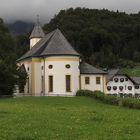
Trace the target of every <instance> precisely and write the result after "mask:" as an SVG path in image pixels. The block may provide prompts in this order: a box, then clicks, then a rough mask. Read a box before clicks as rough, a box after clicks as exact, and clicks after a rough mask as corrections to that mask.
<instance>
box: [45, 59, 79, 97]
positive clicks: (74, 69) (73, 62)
mask: <svg viewBox="0 0 140 140" xmlns="http://www.w3.org/2000/svg"><path fill="white" fill-rule="evenodd" d="M67 64H69V65H70V66H71V67H70V68H69V69H67V68H66V67H65V66H66V65H67ZM49 65H53V68H52V69H49V68H48V66H49ZM45 71H46V74H45V94H46V95H70V96H73V95H75V93H76V91H77V90H78V89H79V75H80V70H79V57H49V58H46V60H45ZM49 75H51V76H53V92H52V93H49V92H48V86H49V85H48V76H49ZM66 75H71V92H66V80H65V76H66Z"/></svg>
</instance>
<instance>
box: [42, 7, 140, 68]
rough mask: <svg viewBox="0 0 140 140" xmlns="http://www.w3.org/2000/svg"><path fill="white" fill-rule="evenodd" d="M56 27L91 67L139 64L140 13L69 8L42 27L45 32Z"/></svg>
mask: <svg viewBox="0 0 140 140" xmlns="http://www.w3.org/2000/svg"><path fill="white" fill-rule="evenodd" d="M56 28H59V29H60V30H61V31H62V32H63V33H64V34H65V36H66V38H67V39H68V40H69V41H70V43H71V44H72V46H73V47H74V48H75V49H76V50H77V51H78V52H79V53H80V54H81V55H82V57H83V58H84V59H85V60H86V61H88V62H89V63H91V64H93V65H96V66H99V67H104V68H113V67H133V66H134V65H135V64H136V63H139V62H140V13H138V14H130V15H129V14H126V13H122V12H119V11H116V12H114V11H109V10H106V9H103V10H96V9H86V8H76V9H73V8H70V9H67V10H61V11H60V12H59V14H58V15H55V16H54V18H53V19H51V21H50V22H49V23H48V24H46V25H45V26H44V30H45V31H46V33H47V32H50V31H52V30H54V29H56Z"/></svg>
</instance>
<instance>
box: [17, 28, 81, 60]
mask: <svg viewBox="0 0 140 140" xmlns="http://www.w3.org/2000/svg"><path fill="white" fill-rule="evenodd" d="M59 55H64V56H80V54H78V53H77V52H76V51H75V50H74V49H73V47H72V46H71V45H70V44H69V42H68V41H67V39H66V38H65V37H64V35H63V34H62V33H61V31H60V30H59V29H56V30H54V31H52V32H51V33H49V34H47V35H46V36H45V37H43V38H42V39H41V40H40V41H39V42H38V43H37V44H36V45H35V46H34V47H32V48H31V49H30V50H29V51H28V52H27V53H26V54H24V55H23V56H22V57H21V58H19V59H18V60H17V61H21V60H23V59H27V58H30V57H43V56H59Z"/></svg>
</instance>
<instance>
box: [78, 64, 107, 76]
mask: <svg viewBox="0 0 140 140" xmlns="http://www.w3.org/2000/svg"><path fill="white" fill-rule="evenodd" d="M80 73H81V74H107V73H106V72H105V71H103V70H100V69H97V68H95V67H93V66H92V65H90V64H88V63H85V62H82V63H81V64H80Z"/></svg>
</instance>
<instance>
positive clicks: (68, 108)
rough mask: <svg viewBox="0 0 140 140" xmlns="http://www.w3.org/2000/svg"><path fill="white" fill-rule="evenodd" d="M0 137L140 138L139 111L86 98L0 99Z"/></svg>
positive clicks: (30, 139)
mask: <svg viewBox="0 0 140 140" xmlns="http://www.w3.org/2000/svg"><path fill="white" fill-rule="evenodd" d="M0 140H140V110H130V109H126V108H120V107H116V106H111V105H105V104H102V103H100V102H97V101H95V100H93V99H90V98H86V97H74V98H64V97H23V98H14V99H12V98H11V99H1V100H0Z"/></svg>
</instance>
